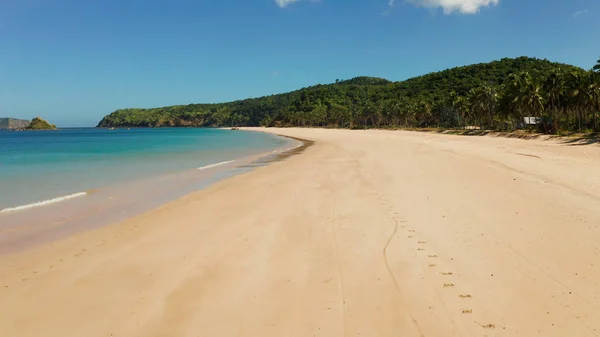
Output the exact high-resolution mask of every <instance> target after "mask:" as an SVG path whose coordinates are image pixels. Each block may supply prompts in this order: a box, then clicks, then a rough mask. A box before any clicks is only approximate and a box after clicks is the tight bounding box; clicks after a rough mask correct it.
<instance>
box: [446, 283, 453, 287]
mask: <svg viewBox="0 0 600 337" xmlns="http://www.w3.org/2000/svg"><path fill="white" fill-rule="evenodd" d="M450 287H454V283H444V288H450Z"/></svg>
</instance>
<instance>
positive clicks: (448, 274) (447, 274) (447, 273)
mask: <svg viewBox="0 0 600 337" xmlns="http://www.w3.org/2000/svg"><path fill="white" fill-rule="evenodd" d="M441 274H442V275H444V276H450V275H453V274H452V272H446V273H441Z"/></svg>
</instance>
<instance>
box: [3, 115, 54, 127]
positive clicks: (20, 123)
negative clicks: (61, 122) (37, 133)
mask: <svg viewBox="0 0 600 337" xmlns="http://www.w3.org/2000/svg"><path fill="white" fill-rule="evenodd" d="M0 130H56V126H55V125H54V124H50V123H48V122H47V121H45V120H44V119H42V118H40V117H36V118H34V119H32V120H31V121H28V120H26V119H16V118H10V117H8V118H0Z"/></svg>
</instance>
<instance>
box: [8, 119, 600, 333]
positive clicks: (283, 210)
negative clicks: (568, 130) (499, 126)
mask: <svg viewBox="0 0 600 337" xmlns="http://www.w3.org/2000/svg"><path fill="white" fill-rule="evenodd" d="M268 131H270V132H279V133H282V134H287V135H292V136H297V137H302V138H307V139H312V140H315V141H316V143H315V145H314V146H312V147H310V148H308V149H307V150H306V151H305V152H304V153H303V154H301V155H298V156H293V157H291V158H289V159H287V160H285V161H281V162H276V163H273V164H271V165H269V166H267V167H263V168H260V169H258V170H256V171H254V172H251V173H248V174H244V175H240V176H237V177H234V178H232V179H229V180H226V181H222V182H220V183H218V184H216V185H213V186H211V187H210V188H208V189H206V190H203V191H200V192H197V193H194V194H192V195H189V196H187V197H185V198H183V199H181V200H178V201H176V202H173V203H170V204H168V205H165V206H163V207H162V208H160V209H157V210H155V211H152V212H150V213H147V214H144V215H142V216H139V217H136V218H133V219H130V220H127V221H125V222H123V223H120V224H116V225H113V226H109V227H105V228H102V229H100V230H94V231H91V232H87V233H83V234H78V235H76V236H73V237H70V238H68V239H66V240H63V241H61V242H58V243H56V244H54V245H51V246H46V247H41V248H38V249H35V250H30V251H27V252H25V253H19V254H17V255H11V256H5V257H3V258H0V336H2V337H12V336H15V337H30V336H31V337H33V336H35V337H40V336H44V337H50V336H57V337H69V336H73V337H82V336H86V337H87V336H115V337H117V336H128V337H129V336H140V337H142V336H144V337H145V336H207V337H217V336H257V337H258V336H260V337H268V336H272V337H282V336H307V337H309V336H340V337H341V336H345V337H349V336H363V337H371V336H403V337H404V336H406V337H408V336H435V337H445V336H527V337H529V336H546V337H547V336H557V337H558V336H561V337H564V336H578V337H583V336H598V335H600V299H599V296H600V252H599V249H600V147H597V146H567V145H564V144H560V143H558V142H551V141H545V142H543V141H524V140H513V139H500V138H489V137H458V136H444V135H434V134H421V133H410V132H390V131H340V130H302V129H286V130H274V129H273V130H271V129H270V130H268Z"/></svg>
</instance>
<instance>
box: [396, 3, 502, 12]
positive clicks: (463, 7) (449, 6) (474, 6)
mask: <svg viewBox="0 0 600 337" xmlns="http://www.w3.org/2000/svg"><path fill="white" fill-rule="evenodd" d="M407 1H408V2H409V3H412V4H414V5H415V6H419V7H427V8H438V7H441V8H442V9H444V13H446V14H451V13H454V12H459V13H463V14H475V13H477V12H479V9H480V8H481V7H489V6H493V5H497V4H498V3H499V2H500V0H407ZM392 3H393V1H392Z"/></svg>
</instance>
